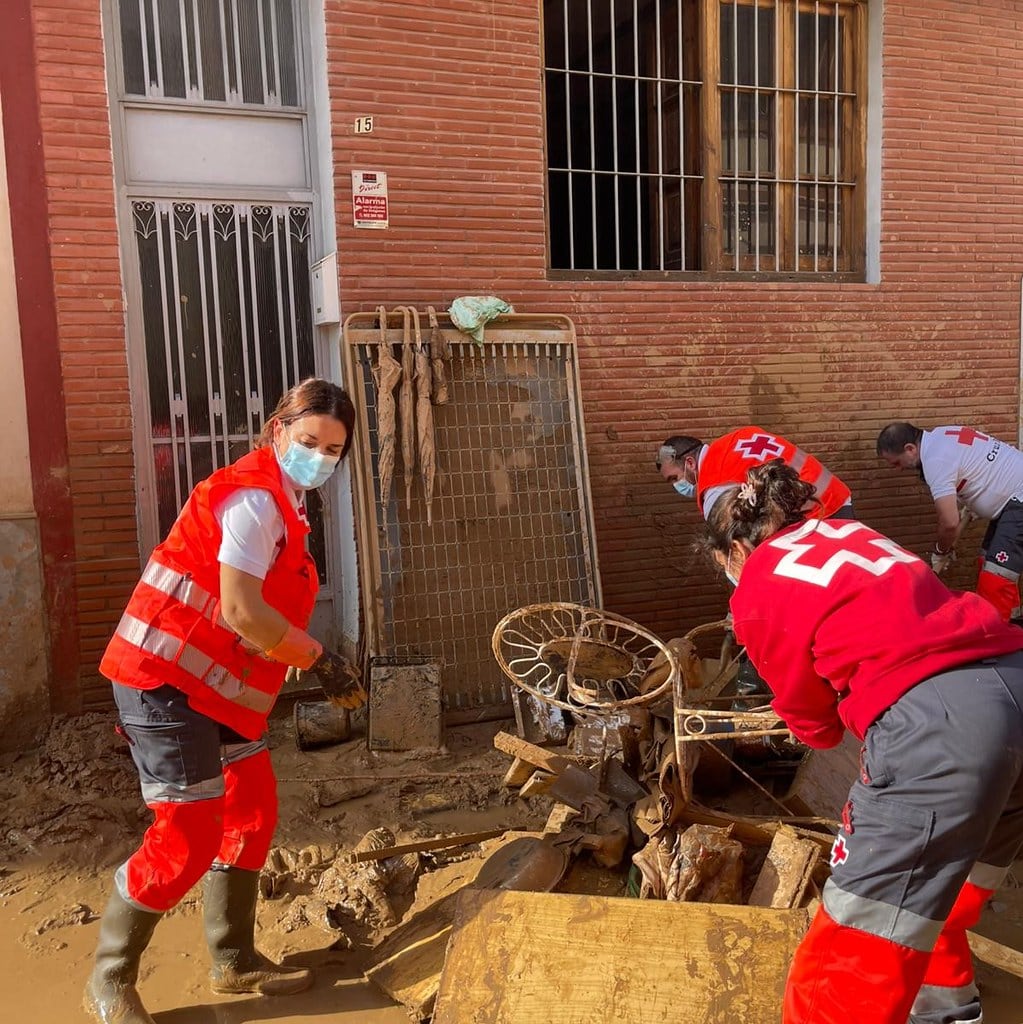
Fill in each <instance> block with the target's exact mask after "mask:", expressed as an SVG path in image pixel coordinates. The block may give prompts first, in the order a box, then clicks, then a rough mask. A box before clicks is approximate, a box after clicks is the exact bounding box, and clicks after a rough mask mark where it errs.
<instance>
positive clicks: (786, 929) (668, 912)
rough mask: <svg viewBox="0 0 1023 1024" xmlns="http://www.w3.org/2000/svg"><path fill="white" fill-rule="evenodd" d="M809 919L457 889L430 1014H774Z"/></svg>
mask: <svg viewBox="0 0 1023 1024" xmlns="http://www.w3.org/2000/svg"><path fill="white" fill-rule="evenodd" d="M808 922H809V915H808V914H807V912H806V911H802V910H788V911H782V910H765V909H763V908H760V907H742V906H725V905H721V904H705V903H684V904H683V903H670V902H667V901H659V900H642V901H641V900H632V899H621V898H614V897H602V896H577V895H568V894H564V893H525V892H507V891H499V890H490V891H478V890H477V891H473V890H465V891H463V892H462V893H460V894H459V897H458V901H457V910H456V914H455V920H454V925H453V928H452V933H451V942H450V945H449V946H448V955H447V960H446V961H445V964H444V971H443V973H442V975H441V983H440V992H439V993H438V995H437V1003H436V1009H435V1012H434V1018H433V1020H434V1024H479V1022H482V1021H486V1022H487V1024H584V1022H586V1024H589V1022H592V1021H614V1022H615V1024H650V1022H651V1021H662V1020H668V1021H672V1022H673V1024H733V1022H734V1021H737V1020H741V1021H743V1022H744V1024H777V1020H778V1016H779V1013H780V1008H781V1005H782V993H783V991H784V987H785V976H786V974H787V973H788V968H789V964H790V962H791V960H792V954H793V952H794V950H795V948H796V945H797V944H798V942H799V940H800V939H801V938H802V936H803V933H804V932H805V931H806V927H807V924H808ZM666 942H668V947H670V950H675V951H677V953H678V956H680V957H681V959H680V960H678V961H677V962H673V959H672V956H671V955H667V956H666V952H665V950H666V948H668V947H666V945H665V943H666ZM680 965H681V966H680ZM680 970H681V972H682V974H681V977H682V978H683V981H682V982H680V974H679V971H680ZM609 979H613V984H611V983H609ZM680 984H682V986H683V989H682V990H680Z"/></svg>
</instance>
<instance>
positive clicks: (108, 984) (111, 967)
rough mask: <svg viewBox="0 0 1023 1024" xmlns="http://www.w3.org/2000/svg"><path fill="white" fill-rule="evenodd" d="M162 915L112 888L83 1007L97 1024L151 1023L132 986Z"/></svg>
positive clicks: (150, 1018)
mask: <svg viewBox="0 0 1023 1024" xmlns="http://www.w3.org/2000/svg"><path fill="white" fill-rule="evenodd" d="M161 917H163V915H162V914H154V913H152V912H150V911H148V910H139V909H138V907H134V906H132V905H131V904H130V903H128V902H127V901H126V900H124V899H122V898H121V896H120V894H119V893H118V892H117V890H116V889H115V890H114V892H113V894H112V895H111V897H110V902H109V903H108V904H107V907H106V910H104V911H103V919H102V921H101V922H100V926H99V942H98V943H97V945H96V966H95V967H94V968H93V972H92V976H91V977H90V978H89V981H88V983H87V984H86V986H85V1002H84V1005H85V1010H86V1012H87V1013H89V1014H91V1015H92V1017H93V1019H94V1020H97V1021H100V1022H101V1024H154V1021H153V1018H152V1017H150V1016H149V1014H148V1013H146V1008H145V1007H144V1006H143V1005H142V1000H141V999H140V998H139V994H138V992H137V991H136V989H135V982H136V981H138V976H139V961H140V960H141V959H142V954H143V952H145V948H146V946H148V945H149V940H150V939H151V938H152V937H153V930H154V929H155V928H156V925H157V922H158V921H159V920H160V918H161Z"/></svg>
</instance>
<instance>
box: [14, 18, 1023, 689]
mask: <svg viewBox="0 0 1023 1024" xmlns="http://www.w3.org/2000/svg"><path fill="white" fill-rule="evenodd" d="M98 6H99V5H98V0H33V10H34V19H35V31H36V38H37V46H38V84H39V92H40V101H41V116H42V123H43V129H44V155H45V161H46V182H47V187H48V193H49V202H50V226H51V239H52V245H53V264H54V274H55V283H56V298H57V313H58V322H59V332H60V346H61V358H62V362H63V368H64V385H65V393H66V402H67V428H68V440H69V454H70V477H71V485H72V493H73V500H74V511H75V537H74V542H75V548H76V553H77V567H78V568H77V582H78V587H79V595H80V602H79V608H80V619H81V643H82V660H83V678H84V679H85V680H86V682H87V683H88V680H90V679H92V678H94V672H95V669H94V666H95V662H96V659H97V656H98V654H99V652H100V649H101V647H102V645H103V643H104V642H105V639H106V637H107V636H108V635H109V633H110V631H111V629H112V628H113V625H114V623H115V622H116V619H117V616H118V614H119V613H120V610H121V608H122V607H123V604H124V601H125V599H126V598H127V595H128V592H129V590H130V588H131V585H132V583H133V581H134V579H135V576H136V574H137V566H138V562H137V538H136V527H135V512H134V497H133V491H132V454H131V452H132V448H131V431H130V404H129V399H128V377H127V367H126V358H125V339H124V316H123V312H122V298H121V296H122V286H121V276H120V263H119V256H118V250H117V235H116V230H115V215H114V191H113V184H112V177H111V176H112V168H111V155H110V131H109V114H108V107H107V98H106V81H105V76H104V67H103V62H104V57H103V46H102V41H101V31H100V16H99V11H98ZM325 8H326V23H327V36H328V39H327V42H328V54H329V58H328V61H329V66H328V69H327V73H328V76H329V88H330V95H331V102H332V111H331V117H332V126H333V138H334V163H335V175H336V177H335V198H336V208H337V218H338V234H339V238H338V252H339V254H340V265H341V276H342V305H343V309H344V311H345V313H351V312H354V311H357V310H367V309H371V308H373V307H375V306H376V305H378V304H379V303H381V302H383V303H386V304H388V305H389V306H391V305H395V304H398V303H415V304H416V305H418V306H420V307H424V306H426V305H428V304H432V305H435V306H438V307H442V306H446V305H447V304H448V303H449V301H450V300H451V299H452V298H453V297H454V296H456V295H458V294H471V293H489V292H493V293H496V294H499V295H501V296H502V297H504V298H506V299H508V300H509V301H511V302H512V303H514V305H515V306H516V308H518V309H521V310H523V311H557V312H563V313H567V314H569V315H571V316H572V317H573V318H574V320H575V322H576V325H577V329H578V333H579V339H580V364H581V382H582V391H583V402H584V411H585V417H586V431H587V448H588V455H589V462H590V469H591V476H592V487H593V503H594V510H595V517H596V525H597V541H598V549H599V557H600V563H601V572H602V577H603V584H604V596H605V604H606V605H607V607H608V608H609V609H612V610H614V611H617V612H619V613H622V614H624V615H628V616H632V617H635V618H637V619H639V620H640V621H642V622H643V623H644V624H646V625H648V626H650V627H651V628H653V629H654V630H656V631H658V632H660V633H662V634H666V635H670V634H674V633H677V632H678V631H679V630H681V629H684V628H687V627H688V626H689V625H691V624H693V623H694V622H695V621H698V620H704V619H707V618H712V617H717V615H718V614H719V613H720V612H721V611H722V610H723V608H724V599H725V596H726V595H725V590H724V588H723V587H722V586H721V585H719V584H718V583H717V582H715V581H714V580H713V579H712V577H711V574H710V573H708V572H707V571H706V569H705V568H704V566H703V565H702V564H701V563H700V561H699V560H698V559H697V558H696V557H695V556H694V555H693V554H692V553H691V542H692V540H693V539H694V536H695V533H696V528H697V525H698V521H697V515H696V511H695V508H694V507H693V506H692V505H691V504H690V505H684V504H683V503H682V501H681V499H679V498H677V497H676V496H675V495H674V494H673V493H672V492H671V490H670V489H669V488H668V487H667V486H666V485H664V484H663V483H662V482H661V481H660V480H659V478H658V476H657V475H656V473H655V471H654V468H653V457H654V453H655V451H656V448H657V446H658V444H659V443H660V442H661V440H662V439H663V438H664V437H665V436H667V435H668V434H671V433H675V432H686V433H694V434H697V435H703V436H705V437H708V438H709V437H713V436H716V435H717V434H718V433H721V432H724V431H726V430H727V429H729V428H731V427H734V426H736V425H739V424H741V423H746V422H755V423H759V424H761V425H763V426H768V427H771V428H774V429H776V430H778V431H779V432H782V433H784V434H786V435H788V436H789V437H791V438H793V439H795V440H797V441H799V442H800V443H801V444H802V445H803V446H804V447H806V448H808V449H809V450H811V451H813V452H814V453H815V454H817V455H818V456H819V457H820V458H821V459H822V460H823V461H825V462H826V463H827V464H828V465H829V466H830V467H831V468H832V469H834V470H835V471H836V472H838V473H839V474H840V475H842V476H843V477H844V478H845V479H846V480H847V482H848V483H849V484H850V485H851V487H852V488H853V492H854V498H855V500H856V503H857V506H858V509H859V512H860V515H861V516H862V517H863V518H865V519H866V520H868V521H869V522H871V523H872V524H874V525H877V526H879V527H880V528H881V529H884V530H887V531H889V532H890V533H892V534H893V535H894V536H895V537H896V538H897V539H899V540H900V541H902V542H904V543H907V544H909V545H911V546H920V545H922V544H924V543H926V542H927V541H928V540H929V539H930V537H931V534H932V526H933V512H932V508H931V505H930V502H929V499H928V498H927V495H926V493H925V492H924V491H923V490H922V489H921V488H920V487H919V486H918V485H917V483H916V482H915V481H914V480H911V479H909V478H908V477H899V476H896V475H894V474H892V473H890V472H889V471H888V470H887V469H884V470H882V469H881V468H879V463H878V461H877V460H876V459H875V457H874V454H873V448H874V440H875V437H876V434H877V431H878V429H879V427H880V426H882V425H883V424H884V423H886V422H888V421H889V420H891V419H901V418H908V419H913V420H917V421H919V422H920V423H921V424H922V425H925V426H926V425H931V424H934V423H937V422H947V421H962V422H966V423H970V424H974V425H977V426H979V427H982V428H983V429H985V430H988V431H990V432H993V433H996V434H999V435H1000V436H1002V437H1004V438H1006V439H1009V440H1015V439H1016V432H1017V424H1018V380H1019V347H1020V304H1019V279H1020V273H1021V271H1023V249H1021V246H1020V240H1021V235H1023V202H1021V198H1023V197H1021V191H1023V178H1021V176H1020V175H1019V173H1018V169H1017V163H1018V156H1017V154H1018V153H1019V152H1020V147H1021V143H1023V138H1021V136H1023V122H1021V121H1020V119H1019V118H1018V117H1016V116H1015V111H1017V110H1018V109H1020V104H1021V103H1023V75H1021V74H1020V71H1021V69H1023V58H1021V54H1023V29H1021V27H1020V26H1021V24H1023V17H1021V15H1023V0H1006V2H1004V3H1000V4H993V3H990V2H981V0H934V2H932V3H928V4H926V5H920V4H919V3H911V2H909V0H888V2H887V3H886V4H885V17H884V53H883V65H884V125H883V152H882V161H883V176H882V224H881V259H882V282H881V283H880V284H878V285H867V284H841V285H829V284H817V283H795V282H781V281H779V282H762V281H761V282H752V281H744V282H729V281H716V282H711V281H694V280H689V281H684V280H679V279H674V280H668V279H664V280H656V279H638V278H636V279H631V280H607V279H604V280H582V279H565V278H564V277H562V279H557V276H556V275H549V274H548V272H547V270H546V237H545V219H544V193H545V185H544V131H543V109H542V79H543V75H542V64H541V45H540V44H541V25H540V20H539V5H538V4H534V3H523V2H521V0H489V2H484V0H433V2H431V3H430V4H422V5H419V4H409V3H401V2H397V0H383V2H381V0H344V2H342V0H325ZM365 114H372V115H373V117H374V131H373V133H372V134H371V135H359V136H357V135H355V134H354V130H353V122H354V120H355V118H356V117H357V116H360V115H365ZM353 167H355V168H361V169H379V170H384V171H387V172H388V175H389V187H390V204H391V207H390V215H391V227H390V228H389V230H387V231H361V230H356V229H354V228H353V227H352V220H351V207H350V198H349V189H350V179H349V171H350V170H351V169H352V168H353ZM959 571H960V572H961V573H963V575H962V577H961V581H962V582H965V581H966V579H967V569H966V568H965V567H963V568H961V569H960V570H959ZM87 692H88V693H89V694H93V693H95V694H99V693H100V690H99V689H98V688H95V689H90V688H87Z"/></svg>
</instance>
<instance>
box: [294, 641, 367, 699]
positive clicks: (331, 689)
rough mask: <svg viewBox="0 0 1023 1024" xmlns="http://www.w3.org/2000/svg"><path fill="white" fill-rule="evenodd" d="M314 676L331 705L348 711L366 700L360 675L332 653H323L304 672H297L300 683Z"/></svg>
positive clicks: (347, 661) (344, 659)
mask: <svg viewBox="0 0 1023 1024" xmlns="http://www.w3.org/2000/svg"><path fill="white" fill-rule="evenodd" d="M311 675H312V676H315V677H316V680H317V682H319V684H320V686H321V687H322V688H323V692H324V693H325V694H326V696H327V700H329V701H330V702H331V703H332V704H339V705H340V706H341V707H343V708H348V710H349V711H354V710H355V709H356V708H360V707H362V705H363V704H365V703H366V701H367V699H368V695H367V693H366V690H365V689H364V688H363V685H362V674H361V673H360V672H359V669H358V668H357V667H356V666H355V665H353V664H352V663H351V662H350V661H349V660H348V659H347V658H343V657H341V655H340V654H335V653H334V652H333V651H328V650H324V652H323V653H322V654H321V655H320V656H319V657H318V658H317V659H316V661H314V662H313V663H312V665H310V666H309V668H307V669H305V670H304V671H302V670H299V673H298V678H299V680H300V681H303V682H308V681H309V680H308V679H307V677H308V676H311Z"/></svg>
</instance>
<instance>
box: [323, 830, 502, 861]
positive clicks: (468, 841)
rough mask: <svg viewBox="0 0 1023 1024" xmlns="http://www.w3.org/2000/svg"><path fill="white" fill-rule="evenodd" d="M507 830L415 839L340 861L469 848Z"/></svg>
mask: <svg viewBox="0 0 1023 1024" xmlns="http://www.w3.org/2000/svg"><path fill="white" fill-rule="evenodd" d="M509 831H511V829H507V828H488V829H486V830H485V831H483V832H460V833H458V834H457V835H452V836H437V837H436V838H434V839H416V840H415V841H414V842H411V843H397V844H396V845H394V846H385V847H383V849H380V850H360V851H359V852H358V853H349V854H348V855H347V856H345V857H344V858H343V860H342V863H344V864H361V863H363V862H364V861H368V860H386V859H387V858H388V857H403V856H404V855H405V854H406V853H424V852H425V851H427V850H447V849H450V848H451V847H452V846H471V845H472V844H473V843H482V842H484V841H485V840H487V839H496V838H497V837H498V836H503V835H504V834H505V832H509Z"/></svg>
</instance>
